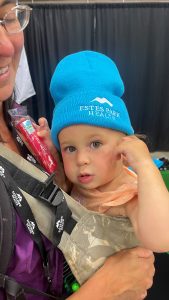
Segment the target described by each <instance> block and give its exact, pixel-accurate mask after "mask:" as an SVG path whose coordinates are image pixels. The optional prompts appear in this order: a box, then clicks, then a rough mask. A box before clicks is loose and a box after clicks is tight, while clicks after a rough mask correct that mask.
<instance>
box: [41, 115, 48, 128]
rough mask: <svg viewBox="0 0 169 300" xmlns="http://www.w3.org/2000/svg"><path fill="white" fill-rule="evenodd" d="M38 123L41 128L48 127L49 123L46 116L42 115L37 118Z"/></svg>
mask: <svg viewBox="0 0 169 300" xmlns="http://www.w3.org/2000/svg"><path fill="white" fill-rule="evenodd" d="M38 123H39V126H40V127H41V128H42V127H44V128H45V127H47V128H48V127H49V125H48V121H47V119H46V118H44V117H41V118H39V120H38Z"/></svg>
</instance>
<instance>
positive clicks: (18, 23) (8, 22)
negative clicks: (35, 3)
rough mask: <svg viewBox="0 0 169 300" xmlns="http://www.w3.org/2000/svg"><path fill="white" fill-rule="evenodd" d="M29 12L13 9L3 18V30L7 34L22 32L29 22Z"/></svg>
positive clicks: (17, 8)
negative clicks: (4, 29)
mask: <svg viewBox="0 0 169 300" xmlns="http://www.w3.org/2000/svg"><path fill="white" fill-rule="evenodd" d="M29 16H30V11H29V10H27V9H25V8H24V9H23V8H19V7H15V8H13V9H12V10H11V11H10V12H9V13H7V14H6V16H5V17H4V21H5V22H4V23H5V28H6V30H7V31H8V33H16V32H19V31H22V30H23V29H24V28H25V27H26V26H27V24H28V22H29Z"/></svg>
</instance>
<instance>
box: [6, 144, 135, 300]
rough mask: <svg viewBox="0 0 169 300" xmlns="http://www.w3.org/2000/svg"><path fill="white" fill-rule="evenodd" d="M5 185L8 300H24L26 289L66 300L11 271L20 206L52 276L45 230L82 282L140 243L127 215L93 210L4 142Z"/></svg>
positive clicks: (27, 291) (46, 270)
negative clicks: (28, 283)
mask: <svg viewBox="0 0 169 300" xmlns="http://www.w3.org/2000/svg"><path fill="white" fill-rule="evenodd" d="M0 188H1V197H0V201H1V204H0V207H1V208H0V233H1V235H0V288H3V289H5V291H6V293H7V295H8V299H18V300H22V299H25V298H24V293H25V292H26V293H31V294H35V295H41V296H46V297H48V298H49V299H64V298H62V297H60V298H59V297H55V296H52V295H49V294H45V293H43V292H41V291H38V290H36V289H32V288H29V287H27V286H26V285H23V284H20V283H19V282H17V281H16V280H15V279H14V278H10V277H8V276H7V275H6V270H7V267H8V265H9V261H10V259H11V255H12V253H13V250H14V245H15V235H16V233H15V230H16V221H15V218H16V217H15V210H16V212H17V214H18V215H19V217H20V219H21V221H22V223H23V224H24V226H25V228H26V229H27V230H28V231H29V233H30V236H31V238H32V239H33V240H34V241H35V243H36V245H37V247H38V249H39V252H40V254H41V257H42V262H43V266H44V270H45V272H46V276H47V277H48V276H49V275H50V274H48V261H47V257H46V254H45V251H44V248H43V243H42V240H41V233H43V235H44V236H45V237H47V238H48V240H49V241H50V242H52V244H53V245H54V246H55V247H58V248H59V249H60V250H61V251H62V252H63V254H64V256H65V258H66V261H67V262H68V264H69V266H70V269H71V270H72V272H73V274H74V276H75V277H76V279H77V281H78V283H79V284H82V283H84V282H85V281H86V280H87V279H88V278H89V277H90V276H91V275H92V274H93V273H94V272H95V271H96V270H97V269H98V268H99V267H100V266H101V265H102V264H103V263H104V261H105V259H106V258H107V257H108V256H110V255H112V254H113V253H115V252H117V251H119V250H121V249H123V248H131V247H134V246H136V245H138V241H137V239H136V238H135V235H134V233H133V228H132V225H131V223H130V221H129V219H128V218H121V217H110V216H106V215H102V214H99V213H95V212H92V211H88V210H87V209H86V208H84V207H82V206H81V205H80V204H79V203H77V202H76V201H75V200H73V199H72V197H70V196H69V195H67V194H66V193H64V192H63V191H62V190H61V189H60V188H58V186H57V185H55V184H54V183H53V175H50V176H49V175H48V174H46V173H45V172H43V171H41V170H40V169H38V168H37V167H35V166H34V165H32V164H30V163H29V162H28V161H26V160H25V159H24V158H22V157H21V156H19V155H17V154H16V153H14V152H13V151H10V150H9V149H7V148H6V147H4V146H3V145H0ZM105 236H106V238H105ZM117 237H118V238H117ZM20 238H22V237H20ZM49 280H50V277H49ZM40 299H41V298H40Z"/></svg>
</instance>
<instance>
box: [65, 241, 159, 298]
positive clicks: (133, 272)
mask: <svg viewBox="0 0 169 300" xmlns="http://www.w3.org/2000/svg"><path fill="white" fill-rule="evenodd" d="M153 276H154V256H153V253H152V252H151V251H150V250H147V249H144V248H141V247H136V248H133V249H128V250H122V251H120V252H118V253H117V254H115V255H113V256H111V257H109V258H108V259H107V260H106V262H105V264H104V265H103V266H102V267H101V268H100V269H99V270H98V271H97V272H96V273H95V274H94V275H93V276H92V277H91V278H90V279H89V280H88V281H87V282H86V283H85V284H84V285H83V286H82V287H81V288H80V289H79V290H78V291H77V292H76V293H75V294H73V295H72V296H71V297H69V298H68V299H70V300H79V299H80V300H86V299H87V300H142V299H144V298H145V297H146V295H147V290H148V289H149V288H150V287H151V286H152V282H153Z"/></svg>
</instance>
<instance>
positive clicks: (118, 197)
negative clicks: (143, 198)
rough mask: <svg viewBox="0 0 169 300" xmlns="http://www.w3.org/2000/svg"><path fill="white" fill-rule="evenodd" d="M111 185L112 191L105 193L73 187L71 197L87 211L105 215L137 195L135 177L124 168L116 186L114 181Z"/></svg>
mask: <svg viewBox="0 0 169 300" xmlns="http://www.w3.org/2000/svg"><path fill="white" fill-rule="evenodd" d="M112 185H113V189H112V190H111V191H106V192H102V191H99V189H93V190H87V189H83V188H80V187H73V189H72V192H71V196H72V197H73V198H74V199H75V200H77V201H78V202H79V203H81V204H82V205H83V206H85V207H86V208H87V209H89V210H93V211H97V212H100V213H106V211H108V210H109V209H110V208H111V207H115V206H119V205H122V204H125V203H126V202H128V201H130V200H132V199H133V198H134V197H135V196H136V195H137V175H136V174H135V173H134V172H133V171H131V170H129V169H128V168H126V167H124V168H123V172H122V174H121V175H120V178H119V180H117V184H116V186H114V181H112ZM110 187H111V185H110Z"/></svg>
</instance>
